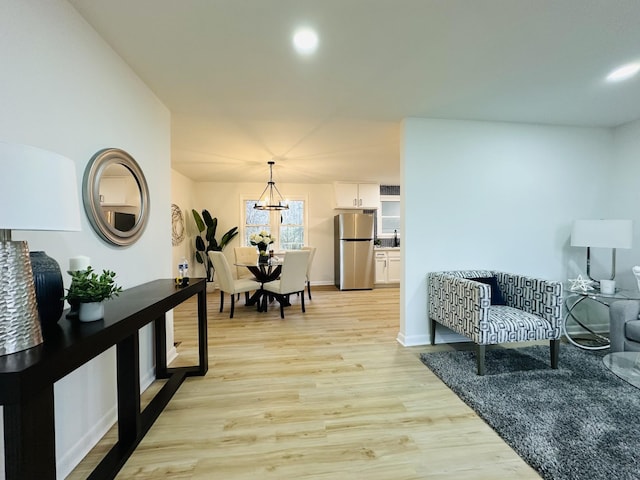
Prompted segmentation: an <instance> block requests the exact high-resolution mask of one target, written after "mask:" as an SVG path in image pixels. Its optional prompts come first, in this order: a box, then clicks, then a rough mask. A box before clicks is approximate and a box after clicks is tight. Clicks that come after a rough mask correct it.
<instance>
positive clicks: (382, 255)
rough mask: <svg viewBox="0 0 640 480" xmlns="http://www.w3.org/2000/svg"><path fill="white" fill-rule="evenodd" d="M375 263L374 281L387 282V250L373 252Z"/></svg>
mask: <svg viewBox="0 0 640 480" xmlns="http://www.w3.org/2000/svg"><path fill="white" fill-rule="evenodd" d="M375 263H376V281H375V283H387V252H375Z"/></svg>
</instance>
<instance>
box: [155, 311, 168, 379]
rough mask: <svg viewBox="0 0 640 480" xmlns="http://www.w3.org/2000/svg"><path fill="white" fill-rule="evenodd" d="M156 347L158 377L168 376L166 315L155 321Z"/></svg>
mask: <svg viewBox="0 0 640 480" xmlns="http://www.w3.org/2000/svg"><path fill="white" fill-rule="evenodd" d="M153 332H154V338H155V349H156V378H167V377H168V375H169V374H168V373H167V319H166V315H164V314H163V315H162V316H161V317H158V318H156V320H155V321H154V322H153Z"/></svg>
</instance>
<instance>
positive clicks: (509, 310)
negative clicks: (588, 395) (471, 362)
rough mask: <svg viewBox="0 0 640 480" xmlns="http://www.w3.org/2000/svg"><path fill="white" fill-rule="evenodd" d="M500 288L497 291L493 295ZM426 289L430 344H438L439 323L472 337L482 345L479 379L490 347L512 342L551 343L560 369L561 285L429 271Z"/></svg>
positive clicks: (467, 272)
mask: <svg viewBox="0 0 640 480" xmlns="http://www.w3.org/2000/svg"><path fill="white" fill-rule="evenodd" d="M473 279H476V280H473ZM481 282H483V283H481ZM490 284H493V286H491V285H490ZM495 287H497V291H495V292H492V290H493V289H494V288H495ZM427 290H428V295H429V306H428V314H429V319H430V322H429V324H430V333H431V344H432V345H433V344H434V343H435V337H436V323H439V324H441V325H443V326H445V327H447V328H449V329H451V330H453V331H454V332H456V333H458V334H460V335H464V336H465V337H468V338H469V339H470V340H471V341H473V342H475V343H476V344H477V365H478V375H484V372H485V366H484V354H485V349H486V345H493V344H498V343H507V342H524V341H535V340H549V341H550V350H551V367H552V368H558V354H559V347H560V343H559V338H560V334H561V330H562V322H561V320H562V283H561V282H556V281H547V280H540V279H537V278H531V277H525V276H522V275H514V274H510V273H503V272H494V271H490V270H459V271H451V272H431V273H429V274H428V277H427ZM492 297H493V298H492ZM499 297H502V299H500V298H499ZM492 300H493V302H492ZM500 300H503V301H500ZM492 303H493V304H492Z"/></svg>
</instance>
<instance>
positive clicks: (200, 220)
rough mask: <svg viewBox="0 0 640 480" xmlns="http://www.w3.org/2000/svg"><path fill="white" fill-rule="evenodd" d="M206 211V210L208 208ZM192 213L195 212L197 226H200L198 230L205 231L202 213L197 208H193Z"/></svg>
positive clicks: (194, 217)
mask: <svg viewBox="0 0 640 480" xmlns="http://www.w3.org/2000/svg"><path fill="white" fill-rule="evenodd" d="M204 211H205V212H206V210H204ZM191 213H193V219H194V221H195V222H196V227H198V231H199V232H200V233H202V232H204V222H203V221H202V218H201V217H200V214H199V213H198V212H197V211H196V210H191Z"/></svg>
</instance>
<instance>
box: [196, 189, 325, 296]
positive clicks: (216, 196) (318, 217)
mask: <svg viewBox="0 0 640 480" xmlns="http://www.w3.org/2000/svg"><path fill="white" fill-rule="evenodd" d="M265 182H266V179H265ZM264 186H265V184H264V183H212V182H198V183H196V184H195V185H194V188H195V192H196V193H195V197H196V203H197V206H196V207H195V209H196V210H198V211H201V210H202V209H204V208H206V209H207V210H209V213H211V215H212V216H214V217H217V218H218V232H219V233H218V234H217V236H218V237H219V236H220V235H222V233H224V232H226V231H227V230H229V229H230V228H232V227H235V226H240V217H241V215H240V212H241V201H240V198H241V196H243V195H249V196H251V195H260V193H262V190H263V189H264ZM278 189H279V190H280V191H281V192H282V194H283V195H284V196H290V197H292V198H293V197H294V196H298V195H301V196H306V198H307V199H308V218H307V222H308V227H309V235H308V238H307V239H306V240H305V244H307V245H311V246H314V247H316V248H317V250H316V255H315V257H314V260H313V268H312V271H311V283H312V284H320V285H323V284H324V285H333V217H334V215H335V213H336V212H335V210H334V209H333V206H334V203H335V201H334V194H333V185H331V184H289V183H283V184H280V183H279V184H278ZM189 222H193V218H189ZM190 228H192V229H193V228H195V227H193V225H192V226H191V227H190ZM238 245H240V236H239V235H238V236H237V237H236V238H235V239H234V240H233V242H232V243H231V245H230V246H229V247H228V248H227V249H225V251H224V253H225V255H226V256H227V259H228V260H229V261H230V262H232V261H233V247H236V246H238ZM199 274H200V276H203V275H204V271H203V270H199Z"/></svg>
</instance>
